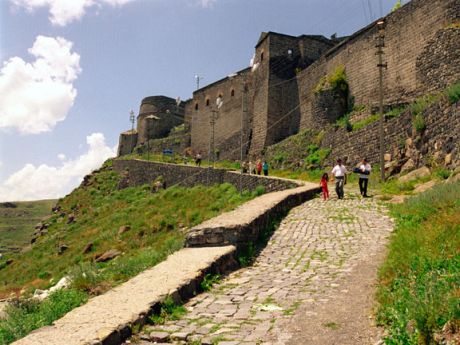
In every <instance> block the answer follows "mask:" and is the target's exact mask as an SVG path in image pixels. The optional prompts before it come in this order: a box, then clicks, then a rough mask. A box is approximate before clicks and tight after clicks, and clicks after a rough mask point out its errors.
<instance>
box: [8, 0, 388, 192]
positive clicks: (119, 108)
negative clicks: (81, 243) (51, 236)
mask: <svg viewBox="0 0 460 345" xmlns="http://www.w3.org/2000/svg"><path fill="white" fill-rule="evenodd" d="M395 2H396V0H0V58H1V61H2V69H1V71H0V200H24V199H41V198H51V197H53V198H54V197H59V196H63V195H64V194H66V193H68V192H70V190H71V189H72V188H74V187H75V186H77V185H78V183H79V182H80V180H81V178H82V177H83V175H84V174H86V173H89V172H90V171H91V170H92V169H95V168H97V167H98V166H99V165H100V164H101V162H102V161H103V160H104V159H106V158H107V157H109V156H110V155H112V154H113V152H114V150H115V148H116V145H117V142H118V135H119V133H120V132H121V131H124V130H126V129H128V128H130V123H129V110H130V109H131V108H132V109H134V111H137V110H138V108H139V104H140V101H141V99H142V98H144V97H146V96H150V95H166V96H170V97H174V98H175V97H177V96H180V97H181V99H183V100H185V99H188V98H189V97H191V95H192V92H193V90H194V88H195V78H194V76H195V75H196V74H199V75H201V76H203V77H204V79H203V80H202V84H201V85H202V86H204V85H206V84H208V83H212V82H213V81H215V80H217V79H220V78H222V77H224V76H226V75H228V74H230V73H232V72H235V71H237V70H240V69H243V68H245V67H247V66H248V65H249V61H250V58H251V56H252V54H253V51H254V45H255V44H256V42H257V39H258V37H259V35H260V33H261V32H262V31H277V32H281V33H286V34H290V35H301V34H322V35H325V36H327V37H328V36H330V35H331V34H334V33H337V34H338V35H339V36H342V35H348V34H351V33H353V32H355V31H356V30H358V29H360V28H361V27H363V26H365V25H366V24H368V23H369V22H370V21H372V20H374V19H376V18H378V17H379V16H380V15H382V14H386V13H388V11H389V10H390V9H391V7H392V6H393V5H394V3H395ZM5 95H7V96H5ZM58 120H59V121H58Z"/></svg>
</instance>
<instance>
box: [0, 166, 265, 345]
mask: <svg viewBox="0 0 460 345" xmlns="http://www.w3.org/2000/svg"><path fill="white" fill-rule="evenodd" d="M119 178H120V176H119V175H118V174H117V173H116V172H115V171H113V170H112V168H111V162H110V161H108V162H107V163H106V164H105V165H104V167H103V168H102V169H100V170H99V171H97V172H94V173H93V174H92V175H91V176H90V177H89V178H86V179H85V181H84V182H83V183H82V185H81V186H80V187H79V188H77V189H75V190H74V191H73V192H72V193H71V194H70V195H68V196H66V197H65V198H64V199H61V200H59V201H58V203H57V206H58V210H57V211H56V212H55V213H54V214H53V215H52V216H51V217H50V218H49V219H48V220H47V223H49V224H50V226H49V227H48V228H47V229H46V230H47V232H46V233H45V234H44V235H43V236H42V237H40V238H38V240H37V241H36V243H34V245H33V246H32V248H31V250H29V251H27V252H23V253H16V254H14V253H9V254H7V255H5V257H3V258H2V259H0V298H1V297H7V296H11V294H19V291H21V290H22V291H23V293H22V295H23V296H28V295H30V293H32V292H33V291H34V290H35V289H36V288H40V289H44V288H48V287H49V286H51V285H53V284H54V283H56V282H57V281H58V279H60V278H61V277H63V276H66V275H68V276H70V277H71V280H72V287H71V289H67V290H62V291H59V292H57V293H55V294H52V295H51V296H50V298H48V299H46V300H45V301H44V302H42V303H37V302H34V301H32V300H27V299H20V300H19V301H18V302H17V303H16V304H15V306H14V307H10V308H9V309H8V311H7V313H8V316H7V318H6V319H4V320H0V344H9V343H11V342H13V341H14V340H16V339H19V338H21V337H23V336H25V335H27V334H28V333H30V332H31V331H32V330H34V329H36V328H39V327H41V326H44V325H48V324H50V323H51V322H53V321H54V320H56V319H58V318H60V317H62V316H63V315H64V314H65V313H67V312H68V311H70V310H72V309H73V308H75V307H77V306H79V305H81V304H82V303H85V302H86V301H87V299H88V298H89V297H90V296H91V295H97V294H100V293H103V292H104V291H106V290H107V289H109V288H110V287H112V286H114V285H117V284H119V283H121V282H123V281H126V280H127V279H129V278H130V277H132V276H134V275H136V274H138V273H139V272H141V271H143V270H145V269H147V268H149V267H152V266H154V265H156V264H157V263H159V262H160V261H162V260H164V259H165V258H166V257H167V256H168V255H169V254H170V253H172V252H174V251H175V250H178V249H180V248H182V246H183V240H184V235H185V233H184V231H183V230H184V229H186V228H188V227H191V226H194V225H196V224H198V223H201V222H202V221H204V220H206V219H209V218H212V217H214V216H216V215H218V214H219V213H222V212H224V211H228V210H231V209H233V208H235V207H236V206H238V205H240V204H241V203H243V202H245V201H248V200H250V199H252V198H254V197H255V196H257V195H260V194H261V193H263V187H259V188H257V191H255V192H252V193H251V192H246V191H244V192H243V193H242V194H240V193H239V192H238V191H237V189H236V188H235V187H234V186H232V185H230V184H222V185H215V186H213V187H204V186H196V187H194V188H183V187H174V186H173V187H171V188H168V189H166V190H160V191H158V192H156V193H152V192H151V186H149V185H145V186H141V187H136V188H126V189H123V190H118V189H117V185H118V182H119ZM110 250H112V251H117V252H118V255H117V256H116V257H115V258H114V259H113V260H110V261H106V262H98V260H97V259H98V258H99V257H100V256H101V255H102V254H104V253H106V252H107V251H110Z"/></svg>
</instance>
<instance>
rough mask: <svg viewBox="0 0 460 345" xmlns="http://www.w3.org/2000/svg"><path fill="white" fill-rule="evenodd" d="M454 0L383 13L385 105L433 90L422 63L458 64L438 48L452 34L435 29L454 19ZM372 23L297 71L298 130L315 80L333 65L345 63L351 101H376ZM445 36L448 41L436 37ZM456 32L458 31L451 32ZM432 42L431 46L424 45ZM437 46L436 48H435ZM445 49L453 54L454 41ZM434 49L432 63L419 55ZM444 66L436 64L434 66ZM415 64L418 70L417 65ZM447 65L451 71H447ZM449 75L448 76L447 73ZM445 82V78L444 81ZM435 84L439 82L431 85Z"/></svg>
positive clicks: (419, 2)
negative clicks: (434, 61) (386, 66)
mask: <svg viewBox="0 0 460 345" xmlns="http://www.w3.org/2000/svg"><path fill="white" fill-rule="evenodd" d="M458 3H459V2H458V0H412V1H411V2H409V3H408V4H406V5H404V6H403V7H402V8H400V9H399V10H397V11H395V12H393V13H391V14H390V15H388V16H387V17H386V29H385V48H384V51H385V61H386V62H387V63H388V69H387V70H386V71H385V72H384V88H385V90H384V95H385V100H384V102H385V103H386V104H395V103H408V102H409V101H411V100H412V99H413V98H414V97H416V96H419V95H421V94H424V93H426V92H428V91H430V90H432V89H433V87H431V86H429V85H428V84H430V83H429V82H426V81H429V79H427V77H426V73H427V70H426V68H428V69H429V70H430V72H431V71H433V72H431V73H435V74H434V76H435V77H436V78H438V77H439V75H436V73H438V72H435V71H436V70H438V71H439V73H442V72H441V71H447V72H448V74H452V73H455V72H452V73H451V72H450V71H456V70H457V69H458V62H457V61H458V60H457V59H453V60H452V59H451V58H450V57H448V56H446V55H447V53H443V52H442V51H441V49H447V45H448V44H449V42H452V43H455V42H454V41H455V40H456V39H457V38H456V37H455V35H452V36H453V37H450V36H449V35H448V34H445V35H442V34H439V32H440V31H442V30H444V29H445V28H446V27H447V26H448V25H449V24H450V23H452V22H454V21H457V20H458V17H459V16H460V14H459V5H458ZM376 35H377V28H376V25H375V24H374V23H373V24H371V25H369V26H368V27H366V28H364V29H362V30H361V31H359V32H357V33H356V34H354V35H352V36H351V37H350V38H348V39H347V40H345V41H343V42H341V43H340V44H338V45H337V46H336V47H334V48H332V49H331V50H330V51H329V52H327V53H326V54H325V55H323V56H322V57H321V58H320V59H319V60H318V61H316V62H315V63H313V64H312V65H311V66H310V67H308V68H307V69H305V70H304V71H302V73H301V74H300V75H299V77H298V85H299V95H300V100H301V125H300V127H301V129H307V128H312V127H313V124H314V123H315V117H314V114H313V112H312V101H313V92H312V90H313V89H314V87H315V86H316V85H317V83H318V81H319V79H320V78H321V77H322V76H324V75H325V74H328V73H331V72H332V71H333V70H334V69H335V68H336V67H337V66H338V65H340V64H342V65H344V66H345V69H346V74H347V79H348V83H349V87H350V93H351V95H352V96H354V98H355V104H359V105H366V106H368V107H369V108H372V107H374V106H375V105H376V104H377V103H378V85H379V84H378V68H377V57H376V55H375V52H376V48H375V37H376ZM436 35H441V36H438V39H446V40H447V41H448V42H438V41H436V37H437V36H436ZM457 37H458V36H457ZM430 45H434V46H433V48H431V49H430V48H429V46H430ZM441 47H442V48H441ZM449 50H451V51H452V52H451V53H450V54H455V52H454V51H456V52H457V53H458V51H459V50H458V49H456V48H455V46H453V47H452V46H449ZM430 51H436V52H438V53H437V57H439V58H440V60H437V61H436V63H429V62H427V58H426V57H423V55H424V54H425V56H426V54H427V52H430ZM440 65H441V66H445V67H443V68H442V69H438V66H440ZM417 68H419V72H418V70H417ZM452 69H453V70H452ZM450 79H453V78H450ZM444 84H445V83H444ZM435 86H441V85H436V84H435Z"/></svg>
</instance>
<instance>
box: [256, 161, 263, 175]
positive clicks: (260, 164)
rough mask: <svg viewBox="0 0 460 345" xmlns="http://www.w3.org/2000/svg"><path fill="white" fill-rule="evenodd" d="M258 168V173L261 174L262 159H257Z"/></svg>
mask: <svg viewBox="0 0 460 345" xmlns="http://www.w3.org/2000/svg"><path fill="white" fill-rule="evenodd" d="M256 168H257V175H260V173H261V172H262V162H261V161H260V159H258V160H257V164H256Z"/></svg>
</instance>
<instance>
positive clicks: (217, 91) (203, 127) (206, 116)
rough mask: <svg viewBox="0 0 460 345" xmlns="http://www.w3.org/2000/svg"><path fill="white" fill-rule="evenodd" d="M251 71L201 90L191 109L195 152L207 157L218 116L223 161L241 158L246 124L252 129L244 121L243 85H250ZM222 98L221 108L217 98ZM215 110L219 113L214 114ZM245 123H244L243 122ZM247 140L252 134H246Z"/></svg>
mask: <svg viewBox="0 0 460 345" xmlns="http://www.w3.org/2000/svg"><path fill="white" fill-rule="evenodd" d="M248 73H249V70H243V71H240V72H239V73H238V74H237V75H236V76H233V77H231V78H229V77H228V78H225V79H223V80H221V81H218V82H216V83H214V84H211V85H209V86H207V87H205V88H202V89H200V90H197V91H196V92H194V94H193V99H192V101H191V102H190V106H188V107H187V109H190V110H188V111H191V146H192V149H193V151H194V152H201V153H202V154H203V155H205V156H207V155H208V154H209V150H210V141H211V131H212V128H211V117H212V116H214V117H215V125H214V145H215V149H216V150H217V151H218V152H219V158H220V159H238V158H239V157H240V145H239V144H240V135H241V130H242V124H243V127H244V128H245V129H247V128H248V119H247V118H243V110H242V102H243V84H244V83H245V82H247V83H250V80H248V78H249V74H248ZM219 96H220V97H222V100H223V105H222V107H221V108H220V109H217V105H216V99H217V98H218V97H219ZM213 111H216V113H214V115H213ZM242 121H243V123H242ZM244 134H245V135H244V136H245V138H244V139H245V140H244V141H245V142H246V141H247V139H248V138H247V134H248V131H247V130H246V131H245V133H244Z"/></svg>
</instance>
